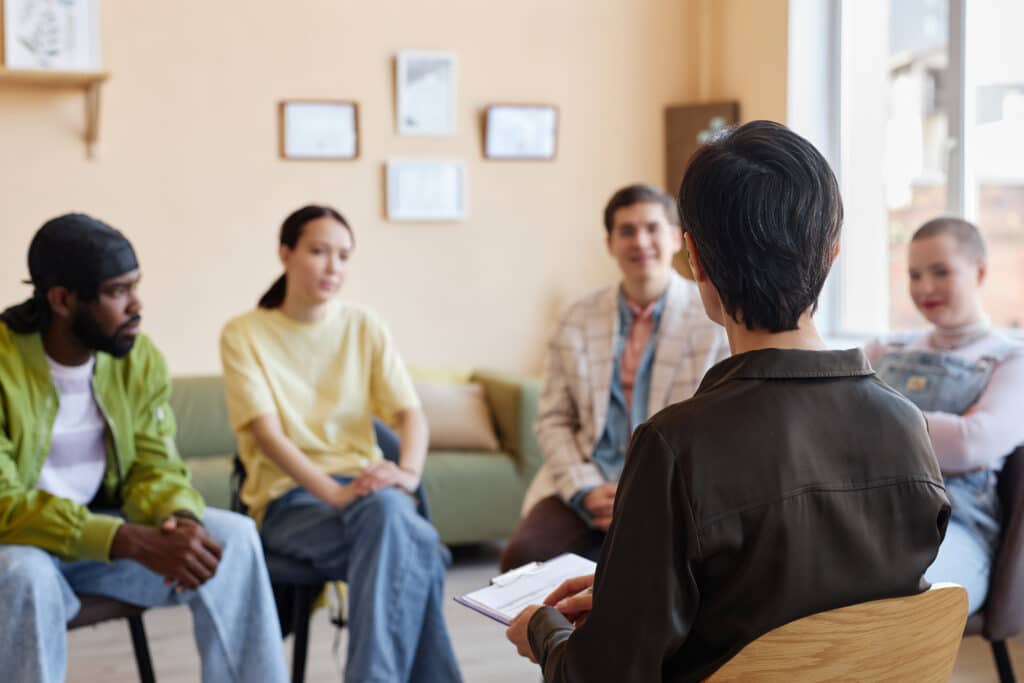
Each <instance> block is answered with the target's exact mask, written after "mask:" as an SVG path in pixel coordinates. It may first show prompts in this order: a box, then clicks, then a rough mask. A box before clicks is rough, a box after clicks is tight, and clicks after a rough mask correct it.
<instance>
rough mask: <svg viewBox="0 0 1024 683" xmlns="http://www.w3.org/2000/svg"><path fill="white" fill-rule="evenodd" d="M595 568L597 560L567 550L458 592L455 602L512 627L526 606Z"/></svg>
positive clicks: (536, 603) (540, 602) (533, 603)
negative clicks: (462, 592) (484, 583)
mask: <svg viewBox="0 0 1024 683" xmlns="http://www.w3.org/2000/svg"><path fill="white" fill-rule="evenodd" d="M595 569H597V563H596V562H593V561H592V560H588V559H587V558H585V557H580V556H579V555H577V554H575V553H565V554H563V555H559V556H558V557H556V558H554V559H551V560H548V561H547V562H531V563H529V564H525V565H523V566H521V567H516V568H515V569H512V570H511V571H507V572H505V573H504V574H499V575H498V576H495V577H494V578H493V579H491V584H490V585H489V586H485V587H484V588H480V589H477V590H475V591H472V592H470V593H466V594H464V595H456V596H455V602H457V603H459V604H460V605H464V606H466V607H468V608H470V609H472V610H475V611H477V612H479V613H480V614H483V615H484V616H487V617H490V618H491V619H494V620H495V621H497V622H500V623H502V624H505V625H506V626H508V625H509V623H511V622H512V620H513V619H515V618H516V616H518V615H519V613H520V612H522V611H523V610H524V609H525V608H526V607H528V606H530V605H539V604H542V603H543V602H544V598H546V597H547V596H548V595H549V594H550V593H551V592H552V591H553V590H555V589H556V588H558V587H559V586H560V585H561V584H562V582H563V581H565V580H566V579H571V578H574V577H577V576H583V575H586V574H593V573H594V571H595Z"/></svg>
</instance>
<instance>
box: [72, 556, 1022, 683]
mask: <svg viewBox="0 0 1024 683" xmlns="http://www.w3.org/2000/svg"><path fill="white" fill-rule="evenodd" d="M496 565H497V550H496V549H494V548H490V547H481V548H475V549H463V550H462V551H460V552H459V553H458V554H457V557H456V562H455V566H454V567H453V568H452V570H451V571H450V572H449V575H448V581H447V585H446V587H445V593H446V601H445V617H446V619H447V621H448V628H449V630H450V632H451V636H452V641H453V643H454V646H455V654H456V656H457V657H458V660H459V665H460V667H461V669H462V674H463V677H464V678H465V680H466V683H518V682H519V681H525V682H527V683H538V682H539V681H540V672H539V669H537V667H536V666H535V665H533V664H530V663H529V662H528V661H527V660H525V659H522V658H520V657H519V656H517V655H516V654H515V650H514V649H513V648H512V646H511V645H510V644H509V643H508V641H506V640H505V633H504V628H503V627H502V626H501V625H500V624H498V623H497V622H493V621H491V620H490V619H487V618H486V617H483V616H480V615H478V614H476V613H475V612H472V611H470V610H468V609H466V608H464V607H461V606H460V605H458V604H456V603H455V602H453V601H452V599H451V597H452V596H453V595H455V594H457V593H463V592H466V591H468V590H472V589H474V588H478V587H480V586H482V585H484V584H485V583H486V582H487V580H488V579H490V577H491V576H492V575H493V574H494V573H496V572H495V567H496ZM313 621H314V623H313V629H312V634H311V642H310V652H309V661H308V668H307V672H308V673H307V677H306V680H307V681H309V683H316V682H318V681H340V680H341V671H342V668H343V664H342V663H341V661H340V659H343V657H344V652H345V638H344V637H342V639H341V643H340V647H339V651H338V652H339V655H338V656H335V655H334V654H333V653H332V646H333V642H334V638H335V629H334V628H333V627H332V626H331V625H330V624H328V623H327V620H326V617H325V616H324V615H323V614H322V613H319V614H317V615H315V616H314V619H313ZM145 622H146V630H147V632H148V635H149V643H150V648H151V650H152V655H153V665H154V668H155V669H156V677H157V681H158V683H195V682H196V681H198V680H199V659H198V657H197V656H196V653H195V645H194V643H193V641H192V622H191V617H190V615H189V612H188V609H187V608H185V607H174V608H168V609H159V610H150V611H149V612H147V613H146V617H145ZM290 648H291V640H290V639H289V640H288V641H286V644H285V651H286V656H287V657H288V661H289V662H290V661H291V659H290V654H291V649H290ZM68 650H69V661H68V681H70V682H72V683H96V682H97V681H99V682H102V683H121V682H122V681H124V682H125V683H131V682H133V681H137V680H138V674H137V671H136V669H135V660H134V657H133V656H132V650H131V640H130V638H129V637H128V626H127V622H124V621H119V622H108V623H106V624H102V625H100V626H97V627H95V628H85V629H79V630H77V631H74V632H72V633H71V634H70V635H69V644H68ZM1010 656H1011V658H1012V659H1013V665H1014V667H1015V669H1016V670H1017V672H1018V675H1019V676H1022V677H1024V639H1015V640H1013V641H1012V642H1011V643H1010ZM953 680H954V681H956V682H958V683H966V682H968V681H978V682H979V683H980V682H982V681H996V680H997V677H996V673H995V666H994V664H993V662H992V656H991V653H990V651H989V648H988V644H987V643H986V642H985V641H984V640H982V639H981V638H968V639H967V640H965V641H964V642H963V645H962V646H961V648H960V655H959V657H958V659H957V663H956V671H955V673H954V677H953Z"/></svg>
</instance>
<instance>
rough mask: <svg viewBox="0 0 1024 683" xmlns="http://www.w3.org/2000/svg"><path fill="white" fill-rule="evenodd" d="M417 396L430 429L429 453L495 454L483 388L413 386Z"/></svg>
mask: <svg viewBox="0 0 1024 683" xmlns="http://www.w3.org/2000/svg"><path fill="white" fill-rule="evenodd" d="M416 393H417V394H419V397H420V402H421V403H422V404H423V413H424V414H425V415H426V417H427V424H428V425H430V449H431V450H467V451H496V450H498V449H499V448H500V447H501V446H500V445H499V443H498V437H497V435H496V434H495V433H494V423H493V422H492V421H491V411H490V408H489V407H488V405H487V397H486V395H485V394H484V387H483V385H481V384H479V383H477V382H465V383H435V382H424V383H420V384H417V385H416Z"/></svg>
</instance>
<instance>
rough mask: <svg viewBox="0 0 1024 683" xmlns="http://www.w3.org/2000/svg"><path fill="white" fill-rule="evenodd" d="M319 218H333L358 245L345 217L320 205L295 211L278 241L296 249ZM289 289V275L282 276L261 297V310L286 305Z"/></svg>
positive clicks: (285, 222)
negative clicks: (308, 228)
mask: <svg viewBox="0 0 1024 683" xmlns="http://www.w3.org/2000/svg"><path fill="white" fill-rule="evenodd" d="M317 218H333V219H334V220H336V221H338V222H339V223H341V224H342V225H344V226H345V229H346V230H348V234H349V235H350V236H351V237H352V246H353V247H354V246H355V244H356V235H355V233H354V232H352V226H351V225H349V224H348V221H346V220H345V217H344V216H342V215H341V213H340V212H339V211H338V210H337V209H333V208H331V207H329V206H322V205H319V204H310V205H309V206H304V207H302V208H301V209H298V210H296V211H293V212H292V214H291V215H290V216H288V218H285V219H284V223H282V224H281V237H280V239H279V240H278V243H279V244H282V245H284V246H286V247H288V248H289V249H294V248H295V245H296V244H298V243H299V239H300V238H301V237H302V229H303V228H305V227H306V223H309V222H310V221H313V220H316V219H317ZM287 288H288V275H287V274H282V275H281V277H279V278H277V280H275V281H274V284H272V285H270V289H268V290H267V291H266V292H264V293H263V296H261V297H260V301H259V307H260V308H277V307H278V306H280V305H281V304H282V303H284V295H285V291H287Z"/></svg>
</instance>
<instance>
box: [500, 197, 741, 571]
mask: <svg viewBox="0 0 1024 683" xmlns="http://www.w3.org/2000/svg"><path fill="white" fill-rule="evenodd" d="M604 225H605V231H606V240H607V246H608V252H609V253H610V254H611V256H612V258H614V259H615V261H616V263H617V264H618V266H619V269H620V271H621V272H622V280H621V282H620V283H619V284H617V285H612V286H609V287H605V288H603V289H600V290H598V291H596V292H593V293H592V294H590V295H588V296H586V297H584V298H583V299H581V300H580V301H577V302H576V303H575V304H573V305H572V306H570V307H569V310H568V312H566V314H565V315H564V317H563V318H562V320H561V322H560V323H559V326H558V330H557V331H556V332H555V334H554V337H553V338H552V340H551V342H550V344H549V346H548V354H547V363H546V367H545V370H544V385H543V388H542V391H541V396H540V406H539V412H538V415H537V421H536V424H535V430H536V432H537V437H538V440H539V442H540V448H541V452H542V454H543V456H544V465H543V466H542V467H541V469H540V471H539V472H538V473H537V476H536V477H535V478H534V480H533V483H532V484H531V485H530V489H529V491H528V492H527V494H526V499H525V501H524V503H523V520H522V522H521V523H520V525H519V528H518V529H517V530H516V533H515V534H514V535H513V537H512V539H511V540H510V541H509V544H508V546H507V547H506V549H505V552H504V554H503V555H502V559H501V567H502V571H507V570H508V569H511V568H513V567H516V566H519V565H521V564H525V563H527V562H531V561H542V560H546V559H550V558H551V557H554V556H556V555H558V554H560V553H563V552H576V553H579V554H582V555H588V556H591V557H596V555H597V553H598V552H599V551H600V547H601V542H602V541H603V540H604V536H605V532H606V531H607V530H608V526H609V525H610V524H611V520H612V509H613V505H614V501H615V491H616V486H617V482H618V478H619V475H620V474H621V472H622V467H623V465H624V463H625V453H626V447H627V446H628V444H629V437H630V435H631V434H632V431H633V429H634V428H636V427H637V426H638V425H639V424H640V423H641V422H643V421H645V420H647V419H648V418H649V417H651V416H652V415H654V414H655V413H657V412H658V411H660V410H661V409H662V408H665V407H666V406H668V405H670V404H672V403H676V402H678V401H682V400H684V399H687V398H689V397H690V396H692V395H693V393H694V392H695V391H696V389H697V386H698V385H699V383H700V380H701V378H702V377H703V376H704V373H705V372H706V371H707V370H708V369H709V368H710V367H711V366H712V365H714V364H715V363H716V362H718V361H719V360H721V359H723V358H725V357H726V356H728V355H729V347H728V343H727V341H726V338H725V334H724V331H723V328H721V327H720V326H719V325H717V324H715V323H713V322H711V321H710V320H709V319H708V317H707V316H706V315H705V314H704V309H703V307H702V305H701V301H700V295H699V293H698V291H697V287H696V285H694V284H693V282H691V281H689V280H686V279H684V278H682V277H681V276H679V275H678V274H677V273H676V272H675V270H674V269H673V268H672V258H673V256H674V255H675V254H676V253H677V252H678V251H679V250H680V248H681V247H682V232H681V229H680V226H679V220H678V211H677V209H676V206H675V203H674V202H673V200H672V198H671V197H669V196H668V195H667V194H665V193H664V192H662V191H661V190H659V189H658V188H656V187H653V186H650V185H630V186H628V187H625V188H623V189H621V190H619V191H618V192H616V193H615V194H614V195H613V196H612V198H611V200H610V201H609V202H608V205H607V207H606V208H605V212H604Z"/></svg>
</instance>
